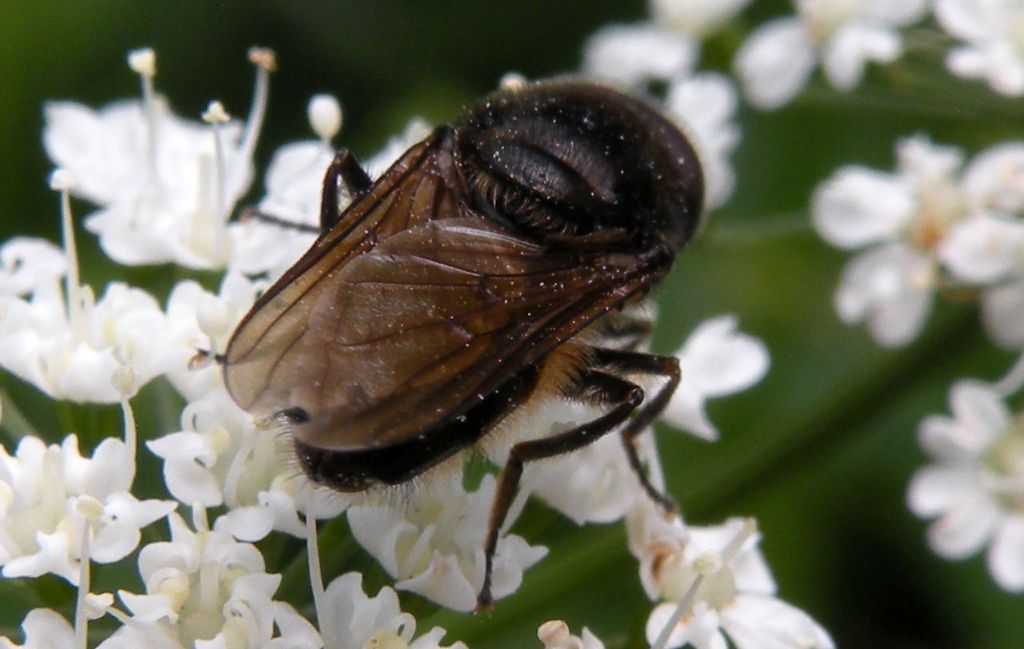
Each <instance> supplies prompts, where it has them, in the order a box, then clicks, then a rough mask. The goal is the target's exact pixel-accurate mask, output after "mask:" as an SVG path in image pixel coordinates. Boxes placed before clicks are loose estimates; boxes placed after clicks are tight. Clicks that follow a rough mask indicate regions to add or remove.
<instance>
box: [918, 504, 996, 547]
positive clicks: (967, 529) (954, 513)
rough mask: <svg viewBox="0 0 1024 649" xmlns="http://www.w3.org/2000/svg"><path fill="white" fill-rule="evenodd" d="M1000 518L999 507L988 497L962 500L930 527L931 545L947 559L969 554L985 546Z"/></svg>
mask: <svg viewBox="0 0 1024 649" xmlns="http://www.w3.org/2000/svg"><path fill="white" fill-rule="evenodd" d="M999 519H1000V513H999V510H998V509H997V508H996V505H995V503H993V502H992V501H991V500H990V499H989V498H987V497H979V498H974V499H971V500H969V501H965V502H961V503H959V504H957V505H956V506H954V507H953V508H952V509H950V510H949V511H948V512H946V513H945V514H944V515H943V516H942V517H941V518H939V519H938V520H937V521H935V522H934V523H932V525H931V526H930V527H929V528H928V545H929V546H931V548H932V550H933V551H934V552H935V553H936V554H938V555H939V556H941V557H944V558H946V559H962V558H964V557H968V556H970V555H972V554H974V553H975V552H977V551H978V550H980V549H981V547H982V546H983V545H985V543H986V542H987V541H988V539H989V537H990V536H991V535H992V532H993V531H994V530H995V528H996V526H997V525H998V523H999Z"/></svg>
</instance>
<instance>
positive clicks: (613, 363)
mask: <svg viewBox="0 0 1024 649" xmlns="http://www.w3.org/2000/svg"><path fill="white" fill-rule="evenodd" d="M594 352H595V354H596V358H595V366H597V367H601V368H603V369H607V370H610V371H613V372H615V373H623V374H647V375H651V376H663V377H665V378H667V379H668V380H667V381H666V382H665V384H664V385H662V386H661V387H660V388H659V389H658V391H657V393H656V394H655V395H654V397H653V398H652V399H650V400H649V401H648V402H647V403H645V404H644V405H643V407H642V408H640V409H638V410H637V412H636V416H635V417H633V419H632V420H630V422H629V423H628V424H626V425H625V426H624V427H623V428H622V432H621V435H622V443H623V446H624V447H625V449H626V457H628V458H629V464H630V466H631V467H632V468H633V470H634V471H635V472H636V474H637V477H639V478H640V484H641V485H642V486H643V488H644V491H646V492H647V495H648V496H650V497H651V499H652V500H654V501H655V502H656V503H658V504H659V505H661V506H662V507H664V508H665V509H666V510H667V511H675V510H676V504H675V502H674V501H673V500H672V499H671V498H670V497H669V496H667V495H666V494H664V493H662V492H661V491H659V490H658V489H656V488H655V487H654V485H652V484H651V481H650V478H649V477H648V475H647V473H646V472H645V471H644V467H643V462H641V461H640V456H639V454H638V453H637V448H636V438H637V437H638V436H639V435H640V434H641V433H642V432H644V430H646V429H647V427H648V426H650V425H651V424H652V423H653V422H654V420H655V419H657V417H658V415H660V414H661V413H662V411H663V410H665V407H666V406H667V405H668V402H669V400H670V399H671V398H672V395H673V394H674V393H675V391H676V388H677V387H679V378H680V374H679V359H678V358H676V357H675V356H657V355H655V354H644V353H641V352H634V351H626V350H619V349H595V350H594Z"/></svg>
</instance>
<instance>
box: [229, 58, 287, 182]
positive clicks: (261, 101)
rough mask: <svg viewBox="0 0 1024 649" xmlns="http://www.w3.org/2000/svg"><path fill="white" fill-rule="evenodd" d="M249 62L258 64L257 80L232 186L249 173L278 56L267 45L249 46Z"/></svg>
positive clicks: (236, 161)
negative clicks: (271, 75) (271, 76)
mask: <svg viewBox="0 0 1024 649" xmlns="http://www.w3.org/2000/svg"><path fill="white" fill-rule="evenodd" d="M249 62H250V63H252V64H253V65H255V66H256V82H255V83H254V84H253V91H252V104H251V105H250V106H249V117H248V118H247V119H246V121H245V133H243V135H242V143H241V147H240V149H239V156H238V158H237V159H236V160H235V161H234V166H233V167H232V169H231V180H232V186H233V187H234V186H237V183H236V182H234V181H235V180H236V179H237V178H239V177H241V176H243V175H244V174H246V173H248V165H249V162H250V161H251V160H252V157H253V154H254V153H255V151H256V144H257V142H259V139H260V131H261V130H262V129H263V119H264V117H266V114H267V102H268V98H269V96H270V73H271V72H273V71H274V70H276V69H277V58H276V55H275V54H274V50H272V49H270V48H267V47H251V48H249Z"/></svg>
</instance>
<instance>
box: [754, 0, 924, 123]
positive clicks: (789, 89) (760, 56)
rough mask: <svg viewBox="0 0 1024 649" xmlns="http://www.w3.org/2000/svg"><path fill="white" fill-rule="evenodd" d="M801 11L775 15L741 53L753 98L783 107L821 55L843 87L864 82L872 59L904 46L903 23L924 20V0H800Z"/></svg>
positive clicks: (889, 57)
mask: <svg viewBox="0 0 1024 649" xmlns="http://www.w3.org/2000/svg"><path fill="white" fill-rule="evenodd" d="M794 5H795V8H796V10H797V15H796V16H792V17H784V18H776V19H775V20H770V21H768V22H766V23H764V24H763V25H761V26H760V27H758V28H757V29H756V30H755V31H754V33H752V34H751V35H750V36H749V38H748V39H747V41H746V42H745V43H744V44H743V46H742V47H741V48H740V50H739V52H737V54H736V60H735V61H734V68H735V71H736V75H737V77H739V79H740V81H741V82H742V85H743V88H744V91H745V92H746V95H747V98H748V99H749V100H750V102H751V103H752V104H754V105H755V106H758V107H759V108H766V109H770V108H778V107H780V106H782V105H784V104H786V103H788V102H789V101H790V100H791V99H792V98H793V97H795V96H796V95H797V94H798V93H799V92H800V90H801V89H802V88H803V86H804V84H806V83H807V80H808V79H809V78H810V75H811V72H812V71H813V70H814V68H815V66H816V65H817V64H818V62H819V60H820V61H821V64H822V68H823V70H824V72H825V78H826V79H828V81H829V83H830V84H831V85H832V86H833V87H834V88H836V89H838V90H844V91H845V90H850V89H852V88H853V87H855V86H856V85H857V84H858V83H860V80H861V78H862V77H863V75H864V66H865V64H866V63H867V62H869V61H874V62H876V63H891V62H892V61H894V60H896V59H897V58H898V57H899V55H900V53H901V52H902V49H903V44H902V39H901V37H900V34H899V31H898V29H899V28H900V27H905V26H907V25H910V24H911V23H914V22H917V21H918V20H920V19H921V18H922V17H923V16H924V14H925V12H926V10H927V7H928V5H927V3H926V2H925V1H924V0H903V1H902V2H891V1H889V0H794Z"/></svg>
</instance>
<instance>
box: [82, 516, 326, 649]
mask: <svg viewBox="0 0 1024 649" xmlns="http://www.w3.org/2000/svg"><path fill="white" fill-rule="evenodd" d="M199 512H200V513H199V514H198V515H197V525H196V527H197V530H196V531H192V530H190V529H189V528H188V526H187V525H186V524H185V522H184V521H183V520H182V519H181V517H180V516H178V515H177V514H172V515H171V516H170V518H169V521H170V528H171V540H170V541H169V542H162V543H151V544H149V545H146V546H144V547H143V548H142V551H141V552H140V553H139V573H140V576H141V577H142V581H143V583H144V584H145V589H146V592H145V594H141V595H140V594H135V593H131V592H128V591H125V590H121V591H119V592H118V596H119V597H120V599H121V601H122V602H123V603H124V605H125V606H126V607H127V608H128V610H129V611H130V612H131V623H130V624H125V626H122V627H121V628H120V629H118V631H117V632H115V633H114V635H113V636H111V637H110V638H109V639H108V640H107V641H105V642H104V643H103V644H102V645H101V646H102V647H103V648H104V649H114V648H121V647H124V648H125V649H127V648H134V647H140V646H141V647H150V646H155V647H156V646H158V647H174V648H179V647H180V648H184V647H193V646H195V647H199V648H202V649H214V648H220V647H223V648H227V647H232V648H238V649H242V648H250V647H251V648H252V649H257V648H261V647H273V646H275V645H274V644H273V643H272V641H271V639H272V638H273V637H274V636H275V633H274V628H275V626H276V627H277V628H278V629H279V630H281V631H282V633H283V632H284V631H285V630H286V629H287V630H288V631H290V632H291V633H292V634H293V635H292V637H291V638H290V640H292V641H296V642H295V644H294V645H289V646H299V647H304V648H308V649H316V648H317V647H319V645H318V644H316V643H315V642H314V641H313V639H314V638H315V632H314V631H313V629H312V628H311V626H310V625H309V624H308V623H306V622H305V621H304V620H302V618H301V617H300V616H299V615H298V614H297V613H296V612H295V611H294V609H292V608H291V607H290V606H288V605H287V604H284V603H282V602H275V601H273V599H272V598H273V595H274V592H275V591H276V590H277V587H278V584H279V583H280V581H281V576H280V575H272V574H267V573H266V572H264V563H263V557H262V555H260V552H259V550H257V549H256V547H255V546H253V545H250V544H248V543H239V542H237V541H235V540H234V538H232V537H231V536H230V535H228V534H225V533H223V532H217V531H209V530H208V529H206V527H205V521H204V520H202V519H203V518H204V517H205V513H204V512H202V509H201V508H200V510H199ZM125 617H127V616H125ZM278 637H280V636H278ZM303 641H305V642H303ZM280 644H281V643H278V645H280Z"/></svg>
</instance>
